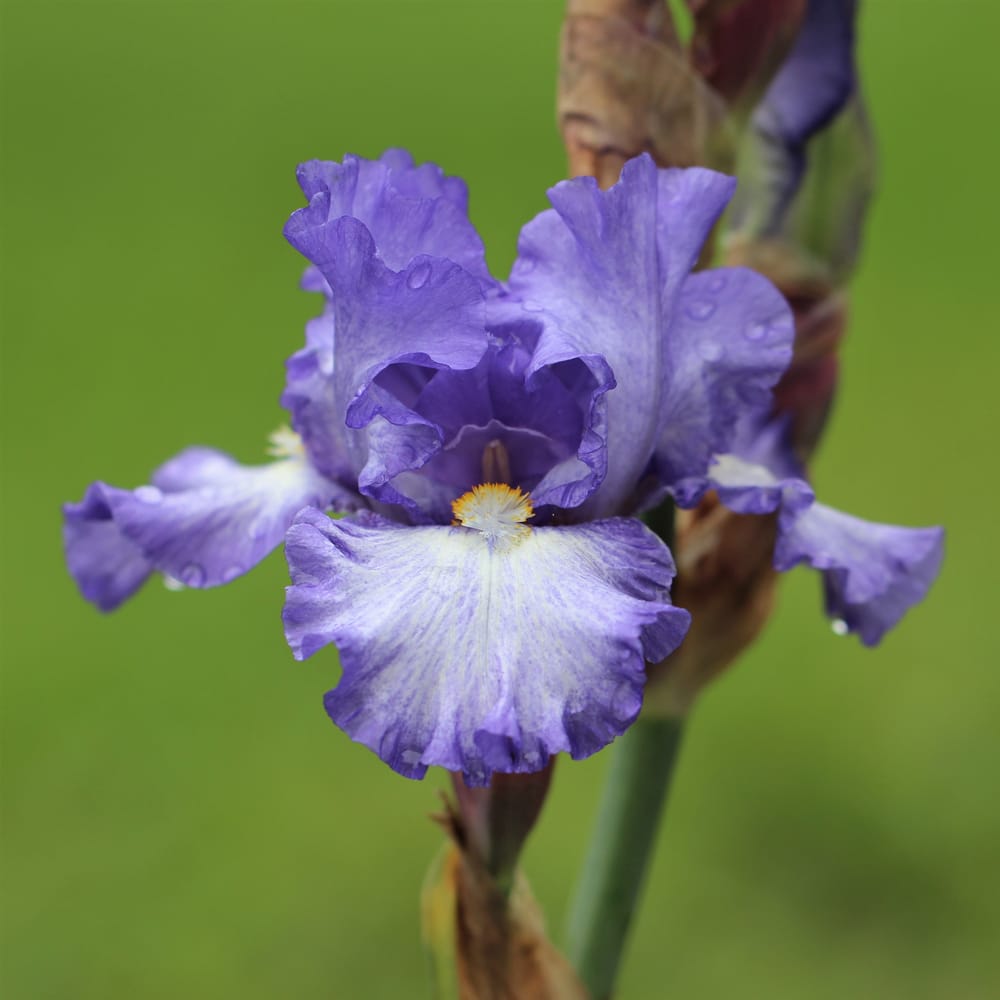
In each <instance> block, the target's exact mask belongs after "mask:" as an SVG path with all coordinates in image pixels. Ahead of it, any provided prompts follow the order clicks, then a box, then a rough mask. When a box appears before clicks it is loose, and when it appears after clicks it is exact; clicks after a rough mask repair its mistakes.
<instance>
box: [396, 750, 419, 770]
mask: <svg viewBox="0 0 1000 1000" xmlns="http://www.w3.org/2000/svg"><path fill="white" fill-rule="evenodd" d="M421 756H422V755H421V753H420V751H419V750H404V751H403V752H402V753H401V754H400V755H399V759H400V760H401V761H402V762H403V763H404V764H406V765H407V766H409V767H412V766H413V765H414V764H419V763H420V758H421Z"/></svg>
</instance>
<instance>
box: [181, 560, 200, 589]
mask: <svg viewBox="0 0 1000 1000" xmlns="http://www.w3.org/2000/svg"><path fill="white" fill-rule="evenodd" d="M204 582H205V571H204V570H203V569H202V568H201V566H199V565H198V564H197V563H188V564H187V566H185V567H184V569H182V570H181V583H183V584H184V585H185V586H186V587H200V586H201V585H202V584H203V583H204Z"/></svg>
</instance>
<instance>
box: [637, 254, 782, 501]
mask: <svg viewBox="0 0 1000 1000" xmlns="http://www.w3.org/2000/svg"><path fill="white" fill-rule="evenodd" d="M794 337H795V325H794V322H793V320H792V314H791V310H790V309H789V307H788V303H787V302H786V301H785V300H784V298H783V297H782V296H781V294H780V293H779V292H778V290H777V289H776V288H775V287H774V285H772V284H771V283H770V282H769V281H768V280H767V279H765V278H763V277H761V276H760V275H759V274H757V273H756V272H755V271H751V270H748V269H747V268H742V267H730V268H718V269H716V270H712V271H702V272H700V273H698V274H692V275H690V276H689V277H688V278H687V279H686V280H685V281H684V283H683V285H682V286H681V289H680V294H679V295H678V298H677V308H676V310H675V312H674V315H673V318H672V321H671V326H670V333H669V336H668V338H667V342H666V344H665V347H666V354H667V363H666V367H667V376H666V384H665V385H664V402H665V411H664V416H663V431H662V433H661V435H660V439H659V442H658V443H657V448H656V455H655V467H656V471H657V475H658V478H659V479H660V480H661V481H662V482H664V483H673V482H676V481H677V480H679V479H682V478H684V477H685V476H689V475H691V474H692V473H693V472H695V471H696V470H705V469H707V468H708V465H709V463H710V462H711V459H712V456H713V455H714V454H718V453H720V452H723V451H727V450H729V448H730V447H731V446H732V443H733V439H734V436H735V434H736V433H737V429H738V425H739V422H740V418H741V417H743V416H744V415H745V414H746V413H747V412H748V411H753V410H760V409H762V408H763V409H766V408H768V407H769V406H770V404H771V388H772V387H773V386H774V385H775V384H776V382H777V381H778V379H779V377H780V376H781V373H782V372H783V371H784V370H785V368H787V367H788V363H789V362H790V361H791V359H792V341H793V339H794Z"/></svg>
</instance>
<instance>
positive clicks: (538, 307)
mask: <svg viewBox="0 0 1000 1000" xmlns="http://www.w3.org/2000/svg"><path fill="white" fill-rule="evenodd" d="M524 308H525V310H526V311H527V312H531V313H540V312H544V311H545V306H543V305H542V304H541V302H536V301H535V300H534V299H525V300H524Z"/></svg>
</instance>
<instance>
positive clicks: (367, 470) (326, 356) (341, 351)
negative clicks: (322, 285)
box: [283, 216, 487, 503]
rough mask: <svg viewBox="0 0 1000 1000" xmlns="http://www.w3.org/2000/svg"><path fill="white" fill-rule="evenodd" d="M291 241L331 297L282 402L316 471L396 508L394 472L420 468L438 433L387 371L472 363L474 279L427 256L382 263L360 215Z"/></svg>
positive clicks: (479, 327)
mask: <svg viewBox="0 0 1000 1000" xmlns="http://www.w3.org/2000/svg"><path fill="white" fill-rule="evenodd" d="M292 221H293V222H294V221H295V217H294V216H293V220H292ZM289 226H290V227H292V223H291V222H290V223H289ZM290 238H292V237H291V236H290ZM292 242H293V243H294V244H295V245H296V247H297V248H298V249H299V250H301V251H302V252H303V253H305V254H306V255H307V256H309V257H310V258H311V259H312V260H313V261H315V262H316V263H317V264H318V265H319V266H320V268H321V270H322V271H323V273H324V275H325V277H326V279H327V281H328V282H329V284H330V287H331V289H332V291H333V297H332V300H331V301H330V303H329V305H328V308H327V310H326V312H325V314H324V317H323V323H322V325H321V326H320V327H318V328H317V329H316V330H315V331H314V340H313V342H312V343H311V344H307V346H306V348H305V349H304V350H303V351H300V352H299V353H298V354H297V355H295V356H294V357H293V358H292V359H291V361H290V362H289V366H288V382H287V386H286V390H285V394H284V396H283V402H284V403H285V405H286V406H287V407H288V408H289V410H290V412H291V415H292V421H293V426H294V427H295V429H296V430H297V431H298V432H299V434H300V435H301V436H302V439H303V441H304V442H305V445H306V448H307V450H308V453H309V456H310V459H311V460H312V461H313V463H314V464H315V466H316V467H317V468H318V469H319V470H320V471H321V472H323V473H324V474H325V475H327V476H328V477H330V478H333V479H337V480H338V481H340V482H342V483H345V485H346V483H347V482H350V481H358V488H359V489H360V490H361V491H362V492H363V493H365V494H366V495H368V496H371V497H373V498H374V499H376V500H379V501H384V502H387V503H398V502H400V497H399V495H398V493H397V491H396V490H395V489H394V488H393V486H392V483H391V480H392V478H393V477H394V476H396V475H398V474H399V473H400V472H402V471H405V470H406V469H408V468H416V467H419V466H420V465H422V464H423V463H424V462H425V461H426V460H427V458H428V457H429V456H430V455H431V454H433V453H434V451H435V450H436V449H437V448H438V447H439V446H440V444H441V440H442V434H441V432H440V431H439V430H438V429H437V428H436V427H435V426H434V425H433V423H432V422H431V421H428V420H426V419H425V418H423V417H421V416H420V415H419V414H417V413H416V412H415V411H414V410H413V409H412V407H411V405H409V403H410V401H408V400H406V399H400V398H399V396H397V395H396V393H395V392H394V391H393V389H394V384H393V378H392V369H393V367H394V366H419V367H425V368H427V369H431V370H433V369H440V368H453V369H468V368H472V367H474V366H475V365H476V363H477V362H478V361H479V360H480V358H481V357H482V356H483V353H484V352H485V351H486V347H487V334H486V329H485V300H484V296H483V292H482V290H481V286H480V283H479V282H478V281H477V280H476V279H475V278H473V277H472V276H471V275H470V274H468V273H467V272H466V271H464V270H463V269H462V268H460V267H458V266H457V265H455V264H453V263H451V262H450V261H447V260H443V259H440V258H435V257H416V258H414V259H413V260H412V261H411V262H410V264H409V265H408V266H407V268H406V269H405V270H403V271H400V272H396V271H392V270H390V269H389V268H388V267H386V266H385V264H383V263H382V261H381V260H380V259H379V257H378V254H377V250H376V247H375V244H374V242H373V240H372V236H371V234H370V233H369V231H368V230H367V229H366V228H365V226H364V225H363V224H362V223H360V222H359V221H358V220H356V219H351V218H340V219H337V220H335V221H333V222H328V223H322V224H320V225H318V226H316V227H315V228H311V229H310V228H306V229H301V228H300V229H298V230H296V234H295V237H294V238H292ZM398 381H399V379H396V382H398ZM345 424H346V428H345ZM365 428H368V430H367V431H366V430H364V429H365Z"/></svg>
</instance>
